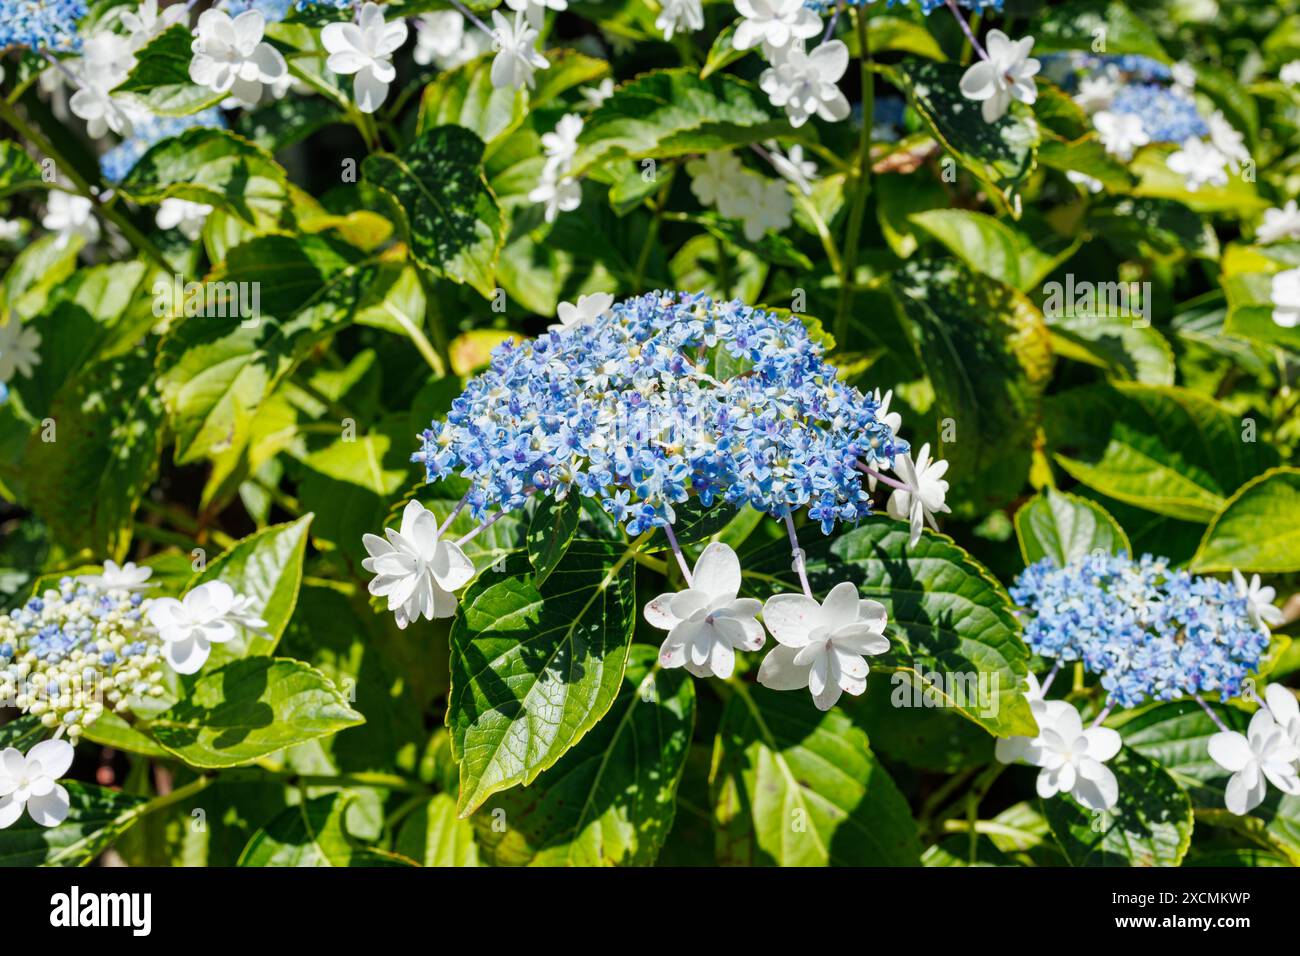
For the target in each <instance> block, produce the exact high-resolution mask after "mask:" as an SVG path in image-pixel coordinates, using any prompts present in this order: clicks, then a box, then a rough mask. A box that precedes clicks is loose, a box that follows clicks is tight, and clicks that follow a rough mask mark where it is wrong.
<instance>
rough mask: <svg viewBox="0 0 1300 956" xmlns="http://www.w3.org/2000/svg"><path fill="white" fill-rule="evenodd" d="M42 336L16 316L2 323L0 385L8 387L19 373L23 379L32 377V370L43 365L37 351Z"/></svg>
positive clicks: (0, 325) (0, 327) (0, 328)
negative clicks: (15, 374)
mask: <svg viewBox="0 0 1300 956" xmlns="http://www.w3.org/2000/svg"><path fill="white" fill-rule="evenodd" d="M40 345H41V334H40V333H39V332H37V331H36V330H35V329H33V328H31V327H30V326H26V325H23V323H22V321H21V320H20V319H19V318H18V316H16V315H11V316H9V318H8V320H7V321H5V322H3V323H0V385H7V384H8V383H9V382H10V381H11V380H12V379H13V377H14V373H15V372H17V373H18V374H19V375H21V376H22V377H23V378H31V377H32V369H33V368H35V367H36V366H37V365H40V364H41V357H40V355H39V354H38V353H37V351H36V350H37V349H38V348H40Z"/></svg>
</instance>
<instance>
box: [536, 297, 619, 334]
mask: <svg viewBox="0 0 1300 956" xmlns="http://www.w3.org/2000/svg"><path fill="white" fill-rule="evenodd" d="M613 304H614V296H612V295H611V294H610V293H608V292H594V293H592V294H591V295H580V296H578V304H577V305H574V304H573V303H572V302H561V303H560V305H559V307H558V308H557V309H556V314H557V315H558V316H559V319H560V321H559V323H557V324H556V325H552V326H551V329H552V330H555V329H567V328H572V327H573V326H577V325H584V324H586V323H587V322H594V321H595V320H596V319H598V318H600V317H601V316H602V315H604V314H605V313H606V312H608V311H609V307H610V306H612V305H613Z"/></svg>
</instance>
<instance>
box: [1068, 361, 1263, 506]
mask: <svg viewBox="0 0 1300 956" xmlns="http://www.w3.org/2000/svg"><path fill="white" fill-rule="evenodd" d="M1048 437H1049V439H1051V440H1052V442H1053V445H1054V450H1056V451H1057V454H1056V460H1057V462H1058V463H1059V464H1060V465H1061V467H1062V468H1064V469H1065V470H1066V472H1068V473H1069V474H1070V475H1071V477H1073V478H1075V479H1076V480H1078V481H1080V482H1082V483H1083V484H1085V485H1087V486H1088V487H1089V488H1092V489H1093V490H1095V491H1099V492H1101V493H1102V494H1104V495H1108V496H1110V497H1112V498H1115V499H1118V500H1119V501H1123V502H1125V503H1127V504H1131V505H1135V506H1137V507H1139V508H1143V509H1145V510H1147V511H1154V512H1156V513H1158V514H1162V515H1167V516H1169V517H1171V518H1180V519H1182V520H1185V521H1200V522H1202V523H1204V522H1207V521H1209V520H1210V519H1211V518H1213V517H1214V516H1215V514H1217V513H1218V512H1219V510H1220V509H1222V508H1223V506H1224V505H1225V504H1226V498H1227V495H1228V494H1229V493H1230V492H1231V491H1232V490H1233V489H1235V488H1237V487H1239V486H1240V485H1241V484H1243V483H1244V482H1246V481H1247V480H1249V479H1251V478H1253V477H1255V476H1256V475H1257V474H1259V473H1260V472H1261V471H1263V470H1264V469H1265V468H1267V467H1269V466H1270V465H1273V464H1276V463H1277V452H1276V450H1274V449H1272V448H1270V447H1267V446H1265V445H1263V444H1262V443H1259V442H1247V441H1242V436H1241V424H1240V423H1239V422H1238V421H1237V419H1236V416H1234V415H1233V414H1231V413H1230V412H1229V411H1228V410H1227V409H1226V408H1224V407H1223V406H1221V405H1219V404H1218V403H1216V402H1215V401H1214V399H1212V398H1209V397H1207V396H1205V395H1201V394H1199V393H1197V392H1193V391H1191V390H1189V389H1184V388H1175V387H1172V386H1155V385H1135V384H1124V383H1116V384H1115V385H1113V386H1112V387H1109V388H1106V387H1102V386H1088V387H1085V388H1080V389H1074V390H1072V391H1069V392H1064V393H1061V394H1060V395H1058V396H1054V397H1053V398H1052V399H1051V400H1050V405H1049V415H1048Z"/></svg>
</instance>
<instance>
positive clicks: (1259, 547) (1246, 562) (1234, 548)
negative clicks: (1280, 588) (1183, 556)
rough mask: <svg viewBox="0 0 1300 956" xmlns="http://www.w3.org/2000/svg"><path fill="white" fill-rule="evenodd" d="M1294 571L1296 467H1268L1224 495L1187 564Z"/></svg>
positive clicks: (1298, 546)
mask: <svg viewBox="0 0 1300 956" xmlns="http://www.w3.org/2000/svg"><path fill="white" fill-rule="evenodd" d="M1234 568H1235V569H1237V570H1239V571H1260V572H1263V573H1264V574H1272V573H1281V572H1286V571H1300V469H1297V468H1289V467H1287V468H1274V469H1273V470H1271V471H1267V472H1265V473H1264V474H1262V475H1260V476H1259V477H1258V478H1252V479H1251V480H1250V481H1248V482H1246V484H1244V485H1243V486H1242V487H1240V488H1239V489H1237V491H1236V493H1234V494H1233V496H1232V497H1231V498H1229V499H1228V501H1227V503H1226V504H1225V505H1224V506H1223V510H1222V511H1220V512H1219V513H1218V514H1217V515H1215V516H1214V520H1213V521H1211V522H1210V526H1209V527H1208V528H1207V529H1206V530H1205V537H1204V538H1202V539H1201V546H1200V548H1198V549H1197V551H1196V556H1195V557H1194V558H1192V569H1193V570H1195V571H1198V572H1202V573H1204V572H1207V571H1231V570H1233V569H1234Z"/></svg>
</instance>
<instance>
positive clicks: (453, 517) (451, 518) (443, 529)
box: [438, 489, 472, 538]
mask: <svg viewBox="0 0 1300 956" xmlns="http://www.w3.org/2000/svg"><path fill="white" fill-rule="evenodd" d="M471 490H472V489H471ZM467 501H469V492H468V491H467V492H465V496H464V497H463V498H461V499H460V501H458V502H456V507H454V508H452V509H451V514H449V515H447V520H446V521H444V522H443V523H442V525H441V526H440V527H439V528H438V537H439V538H441V537H442V536H443V535H444V534H445V533H446V531H447V529H448V528H450V527H451V523H452V522H453V521H455V520H456V516H457V515H458V514H460V512H461V509H463V508H464V507H465V503H466V502H467Z"/></svg>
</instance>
